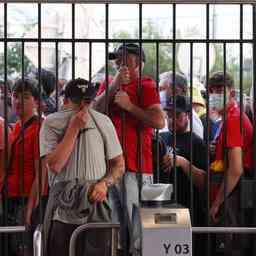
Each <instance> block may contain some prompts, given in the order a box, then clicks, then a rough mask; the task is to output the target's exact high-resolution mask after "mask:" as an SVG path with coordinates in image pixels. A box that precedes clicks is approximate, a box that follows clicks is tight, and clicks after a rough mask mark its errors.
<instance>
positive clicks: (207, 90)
mask: <svg viewBox="0 0 256 256" xmlns="http://www.w3.org/2000/svg"><path fill="white" fill-rule="evenodd" d="M209 38H210V6H209V4H207V5H206V60H207V61H206V78H205V86H206V134H205V136H206V147H207V152H206V173H207V179H206V202H207V205H206V214H207V226H210V225H211V219H210V207H211V205H210V200H209V199H210V168H209V166H210V165H209V164H210V157H209V153H210V125H209V113H210V112H209V75H210V67H209V59H210V50H209ZM207 255H209V256H211V255H212V251H211V236H210V234H208V235H207Z"/></svg>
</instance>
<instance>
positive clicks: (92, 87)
mask: <svg viewBox="0 0 256 256" xmlns="http://www.w3.org/2000/svg"><path fill="white" fill-rule="evenodd" d="M98 88H99V83H90V82H89V81H87V80H85V79H83V78H77V79H73V80H70V81H69V82H68V83H67V85H66V87H65V91H64V95H65V97H66V98H69V99H71V101H72V102H74V103H77V104H80V103H81V101H83V100H84V101H89V102H90V101H92V100H94V98H95V97H96V94H97V91H98Z"/></svg>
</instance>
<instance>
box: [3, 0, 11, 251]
mask: <svg viewBox="0 0 256 256" xmlns="http://www.w3.org/2000/svg"><path fill="white" fill-rule="evenodd" d="M7 13H8V12H7V3H5V4H4V84H5V89H4V99H5V104H4V116H5V123H4V131H5V134H4V141H5V146H4V171H5V175H4V184H3V200H4V205H3V207H4V223H6V224H7V223H8V200H7V190H8V187H7V174H8V158H9V154H8V120H7V115H8V112H7V62H8V59H7V54H8V53H7V50H8V45H7ZM3 238H4V243H3V246H4V248H3V251H2V253H5V254H6V255H9V248H8V240H9V239H8V235H4V236H3Z"/></svg>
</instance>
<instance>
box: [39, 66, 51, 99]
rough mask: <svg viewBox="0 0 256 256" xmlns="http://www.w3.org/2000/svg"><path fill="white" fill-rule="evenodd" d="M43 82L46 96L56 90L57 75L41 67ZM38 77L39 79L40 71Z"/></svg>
mask: <svg viewBox="0 0 256 256" xmlns="http://www.w3.org/2000/svg"><path fill="white" fill-rule="evenodd" d="M40 75H41V83H42V87H43V92H44V94H45V95H46V96H50V94H51V93H52V92H53V91H54V89H55V86H56V77H55V75H54V74H53V73H52V72H51V71H49V70H46V69H41V74H40ZM36 79H37V80H38V81H39V72H38V71H37V72H36Z"/></svg>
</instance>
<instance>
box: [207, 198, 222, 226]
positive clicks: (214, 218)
mask: <svg viewBox="0 0 256 256" xmlns="http://www.w3.org/2000/svg"><path fill="white" fill-rule="evenodd" d="M219 209H220V205H219V204H218V203H216V202H214V203H213V204H212V206H211V209H210V212H209V214H210V217H211V220H212V221H213V223H217V222H218V220H219V219H218V218H217V215H218V212H219Z"/></svg>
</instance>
